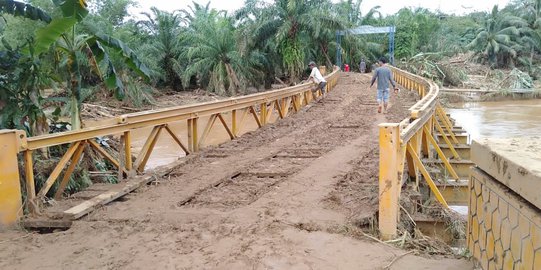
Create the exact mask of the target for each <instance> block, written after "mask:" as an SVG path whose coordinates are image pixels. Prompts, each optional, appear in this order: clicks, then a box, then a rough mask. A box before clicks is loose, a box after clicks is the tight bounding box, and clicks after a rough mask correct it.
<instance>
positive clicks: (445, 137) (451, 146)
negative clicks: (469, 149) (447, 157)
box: [434, 121, 460, 160]
mask: <svg viewBox="0 0 541 270" xmlns="http://www.w3.org/2000/svg"><path fill="white" fill-rule="evenodd" d="M434 125H435V126H436V128H437V129H438V132H439V133H440V134H445V133H444V132H443V128H442V127H441V126H440V123H438V121H434ZM443 140H444V141H445V143H446V144H447V146H448V147H449V150H450V151H451V153H453V156H454V157H455V159H456V160H460V156H459V155H458V152H457V151H456V150H455V147H454V146H453V144H452V143H451V141H450V140H449V138H448V137H447V136H443Z"/></svg>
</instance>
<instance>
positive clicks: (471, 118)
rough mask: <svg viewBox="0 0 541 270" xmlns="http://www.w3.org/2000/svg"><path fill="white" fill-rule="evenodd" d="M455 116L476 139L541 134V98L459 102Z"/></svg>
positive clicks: (452, 113)
mask: <svg viewBox="0 0 541 270" xmlns="http://www.w3.org/2000/svg"><path fill="white" fill-rule="evenodd" d="M455 106H457V108H456V109H448V111H449V113H450V114H451V117H453V118H454V119H455V120H456V122H457V124H458V125H460V126H462V127H463V128H464V129H465V130H466V131H468V133H469V134H470V136H471V138H472V139H479V138H484V137H494V138H510V137H521V136H532V135H534V136H535V135H541V99H532V100H515V101H500V102H472V103H463V104H458V105H457V104H455Z"/></svg>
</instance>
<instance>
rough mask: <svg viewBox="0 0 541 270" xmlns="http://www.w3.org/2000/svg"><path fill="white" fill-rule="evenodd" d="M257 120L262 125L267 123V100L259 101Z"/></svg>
mask: <svg viewBox="0 0 541 270" xmlns="http://www.w3.org/2000/svg"><path fill="white" fill-rule="evenodd" d="M259 117H260V119H259V122H260V123H261V125H262V126H264V125H266V124H267V102H266V101H265V103H261V104H260V106H259Z"/></svg>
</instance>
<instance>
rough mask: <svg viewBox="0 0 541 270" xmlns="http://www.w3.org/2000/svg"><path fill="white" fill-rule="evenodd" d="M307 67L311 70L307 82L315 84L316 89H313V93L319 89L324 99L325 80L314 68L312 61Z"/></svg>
mask: <svg viewBox="0 0 541 270" xmlns="http://www.w3.org/2000/svg"><path fill="white" fill-rule="evenodd" d="M308 66H309V67H310V69H311V70H312V73H310V77H309V78H308V80H311V81H313V82H314V83H315V84H317V88H316V89H315V91H317V90H318V89H320V90H321V95H322V96H323V97H325V95H326V93H325V86H327V81H326V80H325V78H323V75H321V72H319V69H318V68H317V67H316V63H315V62H314V61H311V62H310V63H309V64H308Z"/></svg>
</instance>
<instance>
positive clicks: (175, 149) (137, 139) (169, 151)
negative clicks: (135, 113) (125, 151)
mask: <svg viewBox="0 0 541 270" xmlns="http://www.w3.org/2000/svg"><path fill="white" fill-rule="evenodd" d="M222 116H223V117H224V119H225V121H226V123H227V125H228V126H229V127H230V128H231V127H232V125H231V114H230V113H223V114H222ZM241 117H242V111H239V112H238V113H237V121H238V122H239V124H240V122H241V119H240V118H241ZM208 120H209V117H201V118H199V120H198V129H197V130H198V137H199V138H201V136H202V134H203V131H204V130H205V127H206V125H207V122H208ZM277 120H278V116H277V112H276V111H274V113H273V115H272V116H271V117H270V118H269V123H274V122H275V121H277ZM168 125H169V127H170V128H171V129H172V130H173V132H174V133H175V134H176V135H177V136H178V137H180V140H181V141H182V143H183V144H184V145H185V146H188V142H187V138H188V131H187V126H188V125H187V121H186V120H184V121H179V122H172V123H169V124H168ZM239 128H240V130H239V131H240V132H239V135H242V134H245V133H247V132H250V131H254V130H256V129H257V128H258V126H257V122H256V121H255V119H254V117H253V115H252V114H247V115H246V117H245V121H244V124H243V125H242V126H239ZM151 130H152V127H148V128H141V129H136V130H133V131H132V152H133V154H135V155H137V154H138V153H139V152H140V151H141V148H142V147H143V145H144V144H145V141H146V140H147V138H148V136H149V134H150V132H151ZM229 140H230V137H229V134H228V133H227V130H226V129H225V128H224V127H223V125H222V123H221V122H220V120H219V119H216V121H215V123H214V126H213V128H212V129H211V131H210V133H209V135H208V137H207V138H206V140H205V142H204V143H203V144H202V145H201V147H205V146H209V145H219V144H221V143H225V142H227V141H229ZM184 156H185V153H184V151H182V149H181V148H180V146H179V145H178V144H177V143H176V142H175V141H174V140H173V138H172V137H171V136H170V135H169V133H168V132H167V131H165V130H162V132H161V133H160V137H159V138H158V141H157V142H156V146H155V147H154V151H153V152H152V155H151V156H150V159H149V160H148V163H147V165H146V167H145V168H146V169H152V168H156V167H159V166H163V165H168V164H170V163H173V162H174V161H176V160H177V159H179V158H182V157H184Z"/></svg>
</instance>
